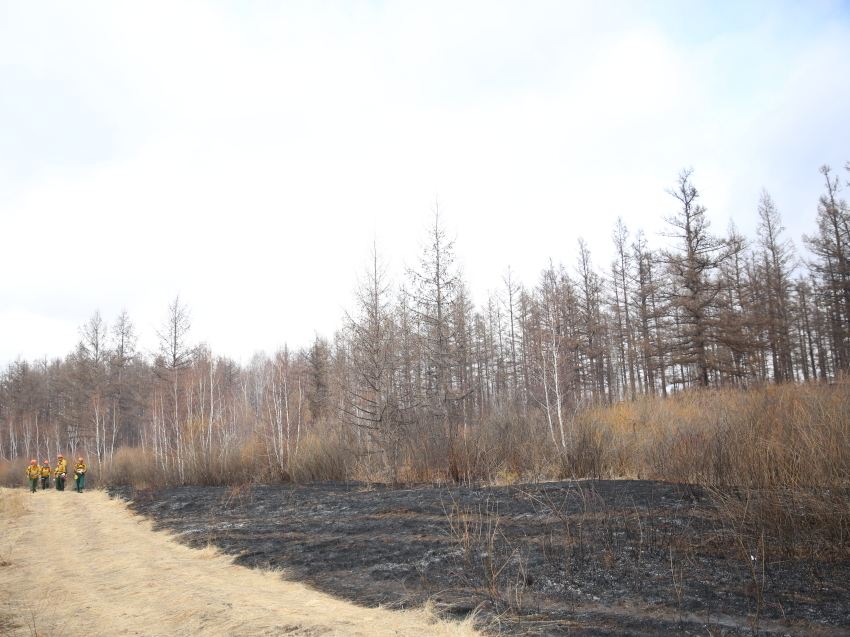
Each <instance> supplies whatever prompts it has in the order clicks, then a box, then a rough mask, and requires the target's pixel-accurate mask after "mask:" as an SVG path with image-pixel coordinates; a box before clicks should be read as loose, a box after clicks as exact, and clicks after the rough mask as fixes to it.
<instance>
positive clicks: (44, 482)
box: [41, 460, 50, 491]
mask: <svg viewBox="0 0 850 637" xmlns="http://www.w3.org/2000/svg"><path fill="white" fill-rule="evenodd" d="M49 486H50V460H45V461H44V464H43V465H41V490H42V491H44V490H45V489H46V488H47V487H49Z"/></svg>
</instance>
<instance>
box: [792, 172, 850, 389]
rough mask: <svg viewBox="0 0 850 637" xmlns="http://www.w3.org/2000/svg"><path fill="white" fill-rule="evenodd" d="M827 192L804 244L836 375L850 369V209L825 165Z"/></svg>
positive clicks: (836, 179)
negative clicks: (809, 255) (814, 229)
mask: <svg viewBox="0 0 850 637" xmlns="http://www.w3.org/2000/svg"><path fill="white" fill-rule="evenodd" d="M820 172H821V174H823V176H824V180H825V181H826V192H825V193H824V194H823V195H821V197H820V200H819V202H818V212H817V225H818V231H817V234H815V235H813V236H809V235H804V236H803V242H804V243H805V244H806V246H807V247H808V248H809V250H810V251H811V252H812V254H813V255H814V259H812V260H811V261H810V262H809V269H810V270H811V272H812V274H813V275H814V277H815V278H816V280H817V283H818V285H817V291H818V295H819V297H820V300H821V301H822V303H823V306H824V309H825V311H826V313H827V321H828V327H829V333H830V341H831V343H830V346H831V350H832V356H831V359H832V360H831V363H832V366H833V368H834V370H835V372H836V373H846V372H847V370H848V367H850V208H848V206H847V202H846V201H844V200H843V199H841V198H840V197H839V195H838V193H839V191H840V189H841V186H840V184H839V183H838V181H839V180H838V177H837V176H836V177H831V176H830V172H831V169H830V168H829V166H822V167H821V169H820Z"/></svg>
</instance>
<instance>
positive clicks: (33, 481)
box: [30, 478, 38, 493]
mask: <svg viewBox="0 0 850 637" xmlns="http://www.w3.org/2000/svg"><path fill="white" fill-rule="evenodd" d="M37 488H38V478H30V491H32V492H33V493H35V490H36V489H37Z"/></svg>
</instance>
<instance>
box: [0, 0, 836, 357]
mask: <svg viewBox="0 0 850 637" xmlns="http://www.w3.org/2000/svg"><path fill="white" fill-rule="evenodd" d="M848 115H850V3H848V2H838V1H823V2H818V1H812V0H808V1H806V2H782V1H780V0H769V1H765V2H739V1H738V2H719V1H706V2H688V1H682V0H675V1H670V2H640V3H636V2H596V1H595V2H566V1H564V0H557V1H553V2H542V1H541V2H536V1H528V0H526V1H522V2H520V1H517V2H499V1H494V0H486V1H482V2H463V1H458V0H452V1H447V2H440V1H436V0H429V2H393V1H383V2H382V1H374V2H356V1H351V2H317V1H305V2H296V1H287V2H259V1H258V2H250V3H247V2H246V3H239V2H192V1H185V2H174V1H172V0H169V1H166V2H156V1H151V0H147V1H146V2H136V3H127V2H113V1H107V2H82V1H75V2H65V1H57V2H29V1H19V2H15V1H6V2H3V3H2V4H0V273H1V274H0V366H2V365H5V364H6V363H7V362H9V361H11V360H13V359H15V358H16V357H18V356H22V357H23V358H26V359H28V360H34V359H36V358H41V357H44V356H47V357H49V358H53V357H57V356H65V355H66V354H68V353H69V352H71V350H72V349H73V348H74V346H75V343H76V342H77V341H78V340H79V335H78V327H79V326H80V325H81V324H82V323H84V322H86V321H87V320H88V319H89V318H90V317H91V315H92V314H93V313H94V312H95V310H99V311H100V312H101V314H102V315H103V317H104V319H105V320H106V321H107V322H109V323H111V322H112V321H113V320H114V318H115V316H116V315H117V314H118V312H119V311H120V310H121V309H122V308H126V309H127V310H128V312H129V314H130V317H131V319H132V320H133V321H134V323H135V324H136V327H137V330H138V332H139V333H140V336H141V343H140V344H141V345H142V346H143V347H145V348H150V347H153V346H154V330H155V328H156V327H157V326H158V325H159V324H161V322H162V319H163V317H164V315H165V313H166V311H167V307H168V304H169V302H170V301H172V300H173V299H174V298H175V296H176V295H178V294H179V295H180V299H181V300H182V301H183V302H184V303H185V304H186V305H188V306H189V308H190V309H191V313H192V318H193V329H192V336H193V338H194V340H195V341H206V342H208V343H209V344H210V345H211V346H212V348H213V350H214V352H216V353H218V354H223V355H228V356H231V357H233V358H235V359H237V360H242V361H243V362H247V361H248V360H249V359H250V357H251V355H252V353H254V352H255V351H266V352H269V353H270V352H272V351H274V350H275V349H276V348H277V347H279V346H281V345H282V344H284V343H289V344H290V345H291V346H295V347H299V346H303V345H306V344H307V343H308V342H309V341H310V340H311V339H312V338H313V336H314V334H315V333H317V332H318V333H319V334H323V335H326V336H332V334H333V331H334V330H335V329H337V328H338V327H339V325H340V318H341V315H342V311H343V308H345V307H348V306H349V305H350V303H351V294H352V290H353V287H354V282H355V276H356V273H357V272H358V271H359V270H360V269H361V268H362V266H363V264H364V262H365V260H366V258H367V256H368V253H369V249H370V245H371V243H372V240H373V238H377V241H378V243H379V245H380V246H381V251H382V252H383V253H384V254H385V255H386V257H387V258H388V259H389V260H390V262H391V263H392V264H394V267H395V268H396V269H397V270H401V268H402V266H403V263H404V262H408V263H412V262H414V261H415V260H416V256H417V254H418V244H419V241H420V239H421V238H422V236H423V234H424V227H425V225H426V223H427V222H428V221H429V216H430V214H431V208H432V207H433V204H434V201H435V198H439V201H440V206H441V210H442V211H443V213H444V214H445V217H444V218H445V221H446V226H447V228H448V229H449V230H450V232H451V233H453V234H455V235H456V236H457V243H456V247H457V251H458V254H459V256H460V258H461V260H462V262H463V267H464V272H465V277H466V279H467V280H468V282H469V283H470V286H471V288H472V291H473V294H474V297H475V300H476V302H478V303H481V302H483V301H484V299H485V298H486V295H487V292H488V290H491V289H495V288H498V287H499V286H500V285H501V280H502V276H503V274H504V272H505V269H506V268H507V267H508V266H509V265H510V266H511V267H512V269H513V270H514V271H515V273H516V274H517V275H518V276H519V278H520V279H521V281H522V282H524V283H525V284H526V285H529V286H531V285H534V284H535V283H536V281H537V279H538V276H539V273H540V271H541V270H542V269H543V268H544V267H546V265H547V263H548V261H549V259H550V258H552V259H553V260H554V262H555V263H557V262H560V261H562V262H564V263H565V264H567V266H569V267H572V265H573V263H574V259H575V254H576V244H577V241H578V238H579V237H584V238H585V239H586V240H587V242H588V244H589V246H590V249H591V251H592V254H593V257H594V260H595V261H596V262H597V264H599V265H600V266H607V263H608V260H609V258H610V254H611V238H610V237H611V231H612V228H613V225H614V223H615V221H616V219H617V217H618V216H621V217H622V218H623V220H624V222H625V224H626V225H627V226H628V228H629V229H630V230H631V231H633V232H634V231H636V230H638V229H643V230H644V232H646V234H647V235H648V236H649V237H650V240H651V241H652V242H653V243H654V244H656V245H657V244H658V242H659V241H660V240H661V238H660V237H658V236H657V233H658V232H659V231H660V230H662V229H663V222H662V216H663V215H666V214H670V213H671V212H673V211H674V210H675V208H676V206H675V203H676V202H675V200H673V199H672V198H671V197H670V196H669V195H667V194H666V193H665V188H669V187H671V186H672V185H673V184H674V182H675V179H676V176H677V174H678V172H679V171H680V170H681V169H682V168H683V167H693V168H694V170H695V172H694V177H693V179H694V183H695V184H696V186H697V187H698V188H699V189H700V190H701V192H702V196H703V199H702V203H703V204H704V205H705V206H706V207H707V208H708V210H709V215H710V217H711V220H712V228H713V230H714V231H715V232H716V233H721V234H722V233H725V231H726V229H727V225H728V223H729V220H730V219H734V221H735V223H736V224H737V225H738V228H739V229H740V230H741V231H742V232H743V233H744V234H745V235H747V236H750V237H752V236H754V230H755V225H756V206H757V203H758V198H759V192H760V191H761V189H762V188H766V189H767V190H768V191H769V192H770V193H771V195H772V196H773V198H774V200H775V202H776V204H777V206H778V208H779V210H780V212H781V213H782V215H783V219H784V222H785V225H786V227H787V229H788V236H789V237H791V238H793V239H794V241H795V244H796V245H797V246H798V248H799V247H801V241H800V238H801V236H802V234H803V233H811V232H813V231H814V227H815V226H814V220H815V212H816V205H817V198H818V196H819V194H820V193H821V192H822V191H823V179H822V176H821V175H819V174H818V167H819V166H820V165H822V164H829V165H831V166H832V167H833V168H834V169H835V170H836V171H837V172H839V173H841V177H842V182H843V181H844V180H845V179H846V178H850V173H846V172H845V171H844V169H843V167H844V164H845V162H847V161H848V160H850V117H848Z"/></svg>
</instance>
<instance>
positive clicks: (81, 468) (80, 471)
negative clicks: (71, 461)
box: [74, 458, 88, 493]
mask: <svg viewBox="0 0 850 637" xmlns="http://www.w3.org/2000/svg"><path fill="white" fill-rule="evenodd" d="M86 471H88V467H87V466H86V463H85V462H83V459H82V458H80V460H79V462H77V464H75V465H74V480H76V482H77V493H82V492H83V488H85V486H86Z"/></svg>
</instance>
